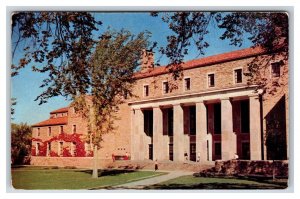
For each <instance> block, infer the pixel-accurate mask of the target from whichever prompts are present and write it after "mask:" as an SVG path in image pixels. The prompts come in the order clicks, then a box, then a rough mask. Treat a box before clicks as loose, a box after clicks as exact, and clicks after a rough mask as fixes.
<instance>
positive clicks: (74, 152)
mask: <svg viewBox="0 0 300 199" xmlns="http://www.w3.org/2000/svg"><path fill="white" fill-rule="evenodd" d="M71 154H72V156H76V142H72V148H71Z"/></svg>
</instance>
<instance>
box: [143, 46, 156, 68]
mask: <svg viewBox="0 0 300 199" xmlns="http://www.w3.org/2000/svg"><path fill="white" fill-rule="evenodd" d="M153 68H154V54H153V52H152V51H149V50H143V52H142V64H141V72H142V73H143V72H147V71H149V70H150V69H153Z"/></svg>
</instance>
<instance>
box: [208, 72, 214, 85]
mask: <svg viewBox="0 0 300 199" xmlns="http://www.w3.org/2000/svg"><path fill="white" fill-rule="evenodd" d="M214 86H215V74H209V75H208V87H214Z"/></svg>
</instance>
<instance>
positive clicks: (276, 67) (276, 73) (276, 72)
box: [271, 62, 282, 77]
mask: <svg viewBox="0 0 300 199" xmlns="http://www.w3.org/2000/svg"><path fill="white" fill-rule="evenodd" d="M281 64H282V63H281V62H274V63H272V64H271V67H272V68H271V72H272V77H280V66H281Z"/></svg>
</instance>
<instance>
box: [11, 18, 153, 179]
mask: <svg viewBox="0 0 300 199" xmlns="http://www.w3.org/2000/svg"><path fill="white" fill-rule="evenodd" d="M97 24H98V25H100V24H101V22H99V21H96V20H95V19H94V17H93V16H92V14H91V13H87V12H21V13H16V14H14V15H13V25H12V29H13V33H12V38H13V39H14V38H15V40H16V41H15V43H14V48H13V52H12V54H13V56H14V53H15V51H16V49H17V48H18V47H20V44H21V42H24V40H26V41H27V42H26V45H25V48H24V49H23V50H24V52H25V57H22V58H21V59H20V61H19V64H18V65H12V71H13V72H12V76H15V75H17V74H18V71H19V70H20V69H22V68H24V67H25V66H27V65H29V64H30V63H31V62H34V63H38V64H40V66H33V67H32V68H33V71H36V72H40V73H47V74H48V78H46V79H44V80H43V84H42V85H41V86H40V87H45V88H46V90H45V91H44V92H43V93H42V94H41V95H39V96H38V97H37V98H36V100H39V103H40V104H43V103H46V102H47V100H48V99H49V98H51V97H54V96H58V95H61V96H64V97H66V98H70V99H72V100H73V105H74V107H75V110H76V111H77V112H80V113H81V114H82V115H83V117H85V118H86V119H87V120H88V129H89V135H90V138H91V140H92V143H93V146H94V160H95V164H94V165H95V167H94V169H93V177H98V172H97V168H96V165H97V163H96V160H97V151H98V149H99V148H101V141H102V136H103V134H106V133H110V132H113V131H114V129H115V127H114V120H115V119H117V118H116V117H115V113H116V112H117V111H118V105H119V104H121V103H122V102H123V99H124V97H125V96H126V95H132V93H131V87H132V86H133V82H134V79H133V74H134V72H135V71H136V70H137V68H138V66H139V65H140V58H141V53H142V50H143V49H147V48H148V45H149V42H148V41H147V40H148V38H149V36H150V33H149V32H142V33H140V34H138V35H137V36H134V35H132V34H131V33H130V32H129V31H125V30H121V31H120V32H114V31H106V32H104V33H103V34H101V35H100V36H99V41H97V40H96V39H94V37H93V35H92V32H93V31H96V30H98V29H97V28H96V25H97ZM86 95H92V103H91V104H89V103H88V102H87V101H86V100H85V96H86Z"/></svg>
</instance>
